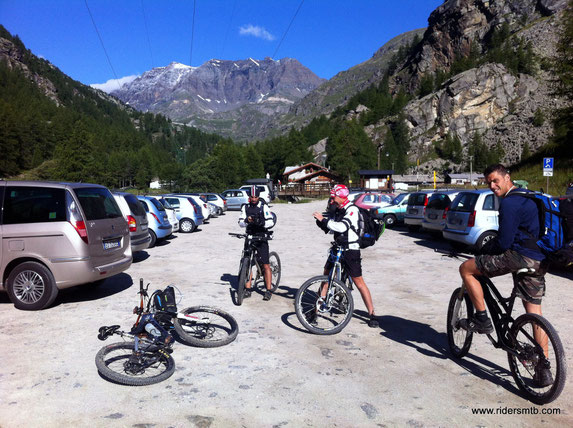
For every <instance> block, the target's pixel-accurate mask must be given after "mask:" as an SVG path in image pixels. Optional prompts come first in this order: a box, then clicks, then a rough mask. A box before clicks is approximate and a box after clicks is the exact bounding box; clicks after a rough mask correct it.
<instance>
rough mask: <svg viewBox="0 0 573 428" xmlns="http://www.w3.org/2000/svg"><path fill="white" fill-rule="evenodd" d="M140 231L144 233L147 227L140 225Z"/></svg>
mask: <svg viewBox="0 0 573 428" xmlns="http://www.w3.org/2000/svg"><path fill="white" fill-rule="evenodd" d="M141 230H142V231H144V232H145V231H146V230H147V225H146V224H144V225H142V226H141Z"/></svg>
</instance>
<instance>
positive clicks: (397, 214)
mask: <svg viewBox="0 0 573 428" xmlns="http://www.w3.org/2000/svg"><path fill="white" fill-rule="evenodd" d="M408 196H410V194H409V193H400V194H399V195H398V196H396V197H395V198H394V200H393V201H392V203H391V204H390V205H385V206H383V207H381V208H378V214H377V215H378V217H379V218H381V219H382V220H384V223H386V226H394V225H395V224H397V223H402V222H404V215H405V214H406V209H407V208H408Z"/></svg>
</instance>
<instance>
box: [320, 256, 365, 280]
mask: <svg viewBox="0 0 573 428" xmlns="http://www.w3.org/2000/svg"><path fill="white" fill-rule="evenodd" d="M341 261H342V265H343V266H344V269H345V270H346V272H347V273H348V275H350V277H351V278H358V277H359V276H362V261H361V258H360V250H346V251H344V254H343V257H342V260H341ZM332 266H333V263H332V262H331V261H330V260H327V261H326V264H325V265H324V269H325V270H330V269H332Z"/></svg>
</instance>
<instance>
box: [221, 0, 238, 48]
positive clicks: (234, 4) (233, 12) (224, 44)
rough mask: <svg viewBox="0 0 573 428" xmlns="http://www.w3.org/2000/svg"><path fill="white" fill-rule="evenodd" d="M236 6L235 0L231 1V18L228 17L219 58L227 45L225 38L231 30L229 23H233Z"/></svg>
mask: <svg viewBox="0 0 573 428" xmlns="http://www.w3.org/2000/svg"><path fill="white" fill-rule="evenodd" d="M236 6H237V0H235V1H234V2H233V10H232V11H231V19H229V25H228V26H227V31H226V32H225V38H224V39H223V49H221V59H223V54H224V52H225V48H226V47H227V38H228V37H229V31H230V30H231V24H232V23H233V18H234V17H235V8H236Z"/></svg>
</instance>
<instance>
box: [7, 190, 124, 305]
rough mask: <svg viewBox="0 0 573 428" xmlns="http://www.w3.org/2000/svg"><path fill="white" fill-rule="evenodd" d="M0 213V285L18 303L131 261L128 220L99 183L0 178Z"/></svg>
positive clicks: (100, 276) (42, 301)
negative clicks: (2, 179)
mask: <svg viewBox="0 0 573 428" xmlns="http://www.w3.org/2000/svg"><path fill="white" fill-rule="evenodd" d="M0 213H2V217H1V220H0V242H1V243H2V244H1V245H0V290H2V291H6V292H7V293H8V297H9V298H10V300H11V301H12V303H13V304H14V306H15V307H16V308H18V309H25V310H39V309H44V308H46V307H48V306H50V305H51V304H52V303H53V302H54V300H55V298H56V296H57V295H58V291H59V290H62V289H64V288H68V287H73V286H75V285H80V284H87V283H92V284H93V283H96V284H97V283H101V282H103V281H104V280H105V279H106V278H109V277H110V276H113V275H116V274H118V273H121V272H123V271H125V270H126V269H127V268H129V266H131V262H132V251H131V247H130V241H129V230H128V226H127V222H126V221H125V219H124V218H123V216H122V213H121V211H120V209H119V207H118V205H117V203H116V202H115V200H114V198H113V196H112V195H111V193H110V191H109V190H108V189H107V188H105V187H104V186H100V185H97V184H87V183H54V182H41V181H34V182H32V181H1V180H0Z"/></svg>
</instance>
